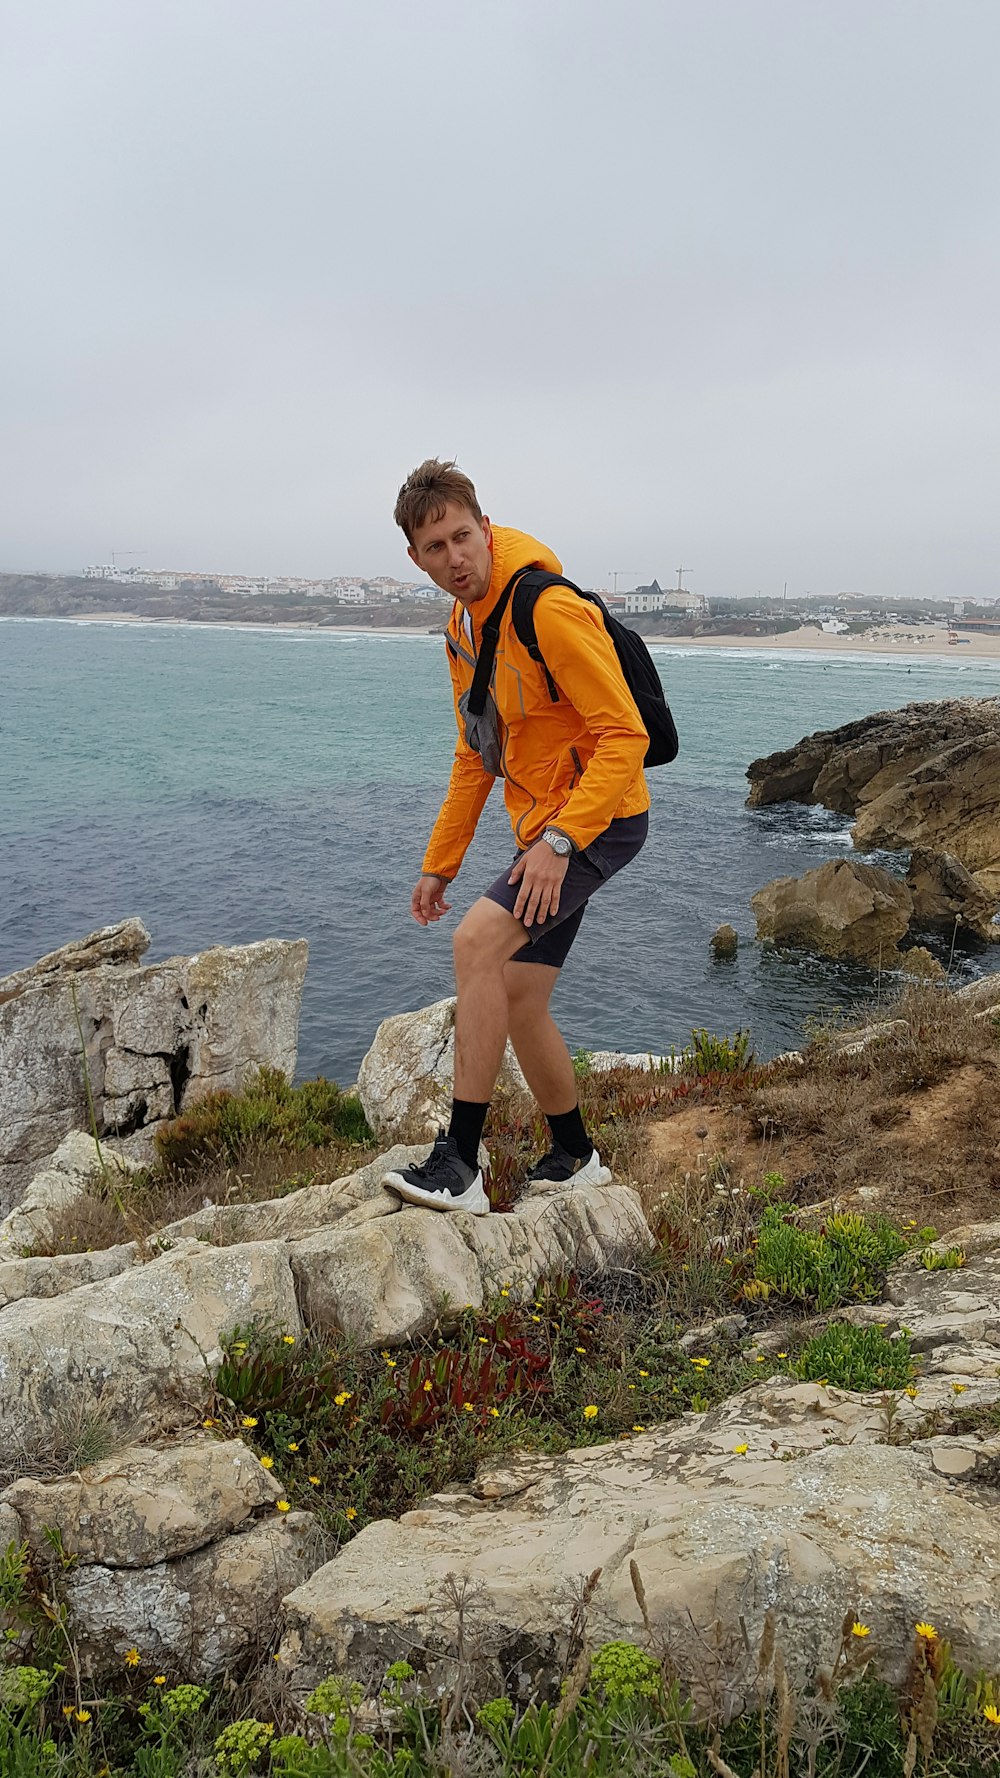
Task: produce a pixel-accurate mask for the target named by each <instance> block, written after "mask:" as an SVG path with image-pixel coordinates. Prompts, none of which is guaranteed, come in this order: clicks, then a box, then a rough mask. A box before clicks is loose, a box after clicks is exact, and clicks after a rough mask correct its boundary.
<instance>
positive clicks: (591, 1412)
mask: <svg viewBox="0 0 1000 1778" xmlns="http://www.w3.org/2000/svg"><path fill="white" fill-rule="evenodd" d="M583 1417H584V1419H585V1420H596V1419H597V1409H596V1408H595V1406H594V1404H593V1402H591V1403H590V1405H589V1407H586V1408H584V1410H583Z"/></svg>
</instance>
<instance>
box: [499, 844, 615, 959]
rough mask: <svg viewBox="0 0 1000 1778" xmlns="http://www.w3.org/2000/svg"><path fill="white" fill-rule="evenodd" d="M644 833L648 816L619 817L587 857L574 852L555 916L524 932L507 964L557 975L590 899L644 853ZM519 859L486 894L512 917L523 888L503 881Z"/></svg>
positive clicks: (517, 856) (586, 853)
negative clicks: (546, 969) (528, 965)
mask: <svg viewBox="0 0 1000 1778" xmlns="http://www.w3.org/2000/svg"><path fill="white" fill-rule="evenodd" d="M648 832H649V815H648V813H645V812H644V813H643V814H642V815H623V816H622V817H621V819H620V820H618V821H612V823H611V826H610V827H606V828H605V829H604V832H603V833H600V834H598V836H597V838H596V840H593V841H592V842H591V844H590V845H589V846H588V847H587V849H586V851H585V852H574V853H573V854H572V855H571V857H570V861H569V867H568V869H567V871H566V875H565V877H564V878H563V886H562V891H561V893H560V896H559V912H558V913H557V914H552V915H550V916H549V918H548V919H547V920H543V921H541V923H540V924H539V923H537V922H536V924H535V925H534V926H531V927H527V926H526V927H525V929H524V930H525V933H526V941H525V943H524V945H523V946H522V948H521V950H519V951H515V952H514V955H513V957H512V959H511V961H512V962H513V963H546V964H548V966H549V968H550V969H561V968H562V966H563V964H564V963H565V961H566V958H567V956H568V955H569V949H570V946H571V945H572V943H573V940H574V939H575V937H576V935H577V933H578V932H579V930H580V922H581V920H582V919H583V916H584V913H585V912H586V908H587V903H588V901H589V900H590V898H591V896H592V895H594V894H596V892H597V890H598V889H600V887H601V885H602V883H606V882H607V880H608V878H609V877H613V876H615V875H616V873H617V872H618V871H620V870H622V869H624V867H625V865H626V864H631V862H632V860H633V858H634V857H635V855H636V853H637V852H640V851H641V850H642V847H643V846H644V844H645V841H646V835H647V833H648ZM523 857H524V852H523V851H519V852H515V854H514V857H513V858H512V860H511V862H510V864H509V865H508V866H507V869H506V870H505V871H504V873H503V876H502V877H498V878H497V880H496V882H495V883H491V884H490V887H489V888H488V889H487V890H485V891H484V893H485V896H486V899H487V901H495V902H496V903H497V904H498V906H500V907H502V908H506V909H507V912H508V913H509V914H512V913H513V912H514V903H515V902H516V900H517V898H518V894H519V893H520V888H521V885H520V883H519V882H518V883H508V881H507V878H508V877H509V876H510V873H511V870H512V869H513V867H514V865H515V864H516V863H517V861H518V859H519V858H523Z"/></svg>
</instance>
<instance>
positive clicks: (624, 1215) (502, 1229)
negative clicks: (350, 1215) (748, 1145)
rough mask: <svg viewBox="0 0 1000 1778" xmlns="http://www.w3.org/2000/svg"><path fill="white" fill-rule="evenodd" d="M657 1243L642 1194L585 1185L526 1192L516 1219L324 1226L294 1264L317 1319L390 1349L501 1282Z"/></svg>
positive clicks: (593, 1264)
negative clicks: (644, 1210)
mask: <svg viewBox="0 0 1000 1778" xmlns="http://www.w3.org/2000/svg"><path fill="white" fill-rule="evenodd" d="M387 1195H388V1194H387ZM651 1244H652V1236H651V1235H650V1232H649V1228H648V1226H647V1224H646V1220H645V1217H644V1216H643V1214H642V1210H641V1208H640V1205H639V1200H638V1198H637V1197H636V1195H635V1193H634V1192H633V1191H630V1190H629V1189H628V1188H627V1187H626V1186H620V1185H619V1186H605V1187H601V1186H578V1187H576V1188H573V1189H569V1190H566V1189H556V1190H551V1189H550V1190H548V1191H545V1192H540V1193H538V1194H537V1195H531V1196H527V1197H524V1198H522V1199H521V1201H520V1203H519V1204H518V1205H517V1208H516V1209H515V1211H514V1212H513V1214H511V1215H509V1216H484V1217H474V1216H465V1215H461V1214H453V1215H449V1216H437V1215H434V1214H433V1213H432V1212H428V1211H426V1210H412V1209H406V1208H404V1209H402V1210H400V1211H399V1212H397V1213H396V1214H395V1215H392V1216H381V1217H378V1218H377V1219H371V1220H366V1221H364V1222H356V1221H354V1222H351V1223H350V1224H349V1225H345V1224H341V1225H340V1226H339V1227H337V1226H335V1227H333V1228H329V1229H323V1230H321V1231H320V1232H319V1233H317V1234H315V1235H311V1236H309V1237H308V1238H307V1239H306V1240H304V1241H298V1242H296V1243H295V1244H294V1246H293V1248H292V1266H293V1269H294V1272H295V1277H296V1281H297V1283H298V1286H299V1292H300V1296H301V1298H302V1301H303V1305H304V1310H305V1313H306V1315H307V1317H308V1318H309V1319H310V1320H316V1321H319V1322H321V1323H327V1324H329V1323H335V1324H336V1325H337V1326H338V1327H340V1328H342V1329H343V1331H344V1333H345V1334H347V1335H348V1337H349V1338H351V1339H354V1340H357V1341H358V1342H359V1343H360V1344H361V1345H364V1346H385V1345H390V1344H395V1343H397V1342H399V1341H402V1340H408V1339H411V1338H413V1337H414V1335H416V1334H419V1333H422V1332H425V1331H426V1330H427V1329H428V1328H430V1327H431V1326H433V1324H434V1322H435V1321H436V1320H437V1319H438V1318H439V1317H440V1316H441V1315H442V1314H443V1315H444V1316H445V1319H447V1313H448V1310H449V1308H450V1309H451V1310H453V1311H454V1310H457V1311H461V1310H462V1309H463V1308H465V1307H466V1306H467V1305H469V1304H471V1305H472V1306H473V1307H474V1308H479V1307H481V1305H482V1304H483V1302H484V1301H485V1300H486V1298H487V1297H488V1296H489V1295H490V1294H491V1292H492V1291H494V1290H498V1289H499V1288H500V1287H501V1285H507V1286H508V1287H509V1288H510V1290H511V1293H512V1294H516V1295H518V1296H526V1295H528V1294H529V1293H530V1292H531V1291H532V1290H533V1289H534V1287H535V1285H536V1283H537V1282H538V1280H539V1279H540V1278H542V1277H544V1276H546V1275H549V1274H551V1273H553V1272H565V1271H573V1272H584V1273H586V1272H588V1271H600V1270H603V1269H604V1268H605V1267H607V1266H608V1265H611V1264H614V1263H617V1262H619V1261H621V1260H623V1259H625V1258H626V1257H628V1256H634V1255H635V1254H636V1253H637V1252H642V1251H645V1250H646V1249H647V1248H648V1247H649V1246H651Z"/></svg>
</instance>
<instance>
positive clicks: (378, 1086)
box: [358, 998, 526, 1142]
mask: <svg viewBox="0 0 1000 1778" xmlns="http://www.w3.org/2000/svg"><path fill="white" fill-rule="evenodd" d="M454 1072H455V1001H454V998H452V999H449V1000H437V1001H435V1002H434V1004H433V1005H432V1006H425V1007H423V1008H421V1010H420V1011H419V1012H403V1013H397V1014H396V1015H395V1016H394V1017H393V1018H389V1019H383V1021H382V1023H381V1025H380V1026H379V1028H378V1030H377V1031H376V1033H375V1041H374V1043H373V1044H372V1046H371V1049H370V1050H369V1051H368V1054H367V1055H366V1056H365V1058H364V1060H363V1061H362V1063H361V1067H360V1069H359V1070H358V1093H359V1096H360V1099H361V1103H362V1105H363V1106H364V1109H365V1116H366V1118H367V1119H368V1122H369V1123H370V1124H371V1127H372V1129H373V1130H374V1131H375V1134H376V1136H377V1137H378V1138H379V1140H380V1141H388V1142H429V1141H433V1139H434V1137H435V1136H436V1135H437V1133H438V1130H439V1129H440V1127H441V1125H442V1124H444V1125H447V1122H448V1110H449V1106H450V1103H451V1097H452V1085H453V1081H454ZM498 1090H499V1091H500V1092H513V1091H520V1090H526V1089H525V1080H524V1076H523V1074H522V1073H521V1070H520V1068H519V1067H518V1063H517V1058H516V1057H515V1055H514V1052H513V1050H512V1049H511V1047H510V1044H508V1045H507V1050H506V1054H505V1056H504V1061H503V1066H502V1068H501V1071H500V1079H499V1082H498Z"/></svg>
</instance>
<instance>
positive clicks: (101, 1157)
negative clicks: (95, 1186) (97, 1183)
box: [0, 1130, 133, 1294]
mask: <svg viewBox="0 0 1000 1778" xmlns="http://www.w3.org/2000/svg"><path fill="white" fill-rule="evenodd" d="M132 1167H133V1163H132V1162H131V1161H129V1160H127V1159H126V1158H125V1157H124V1156H123V1155H121V1154H120V1153H118V1151H117V1149H116V1148H115V1146H114V1145H113V1144H108V1145H107V1146H105V1145H104V1144H101V1145H100V1146H99V1145H98V1144H97V1143H96V1142H95V1141H94V1138H93V1137H92V1136H86V1135H84V1133H83V1131H82V1130H74V1131H72V1132H71V1134H70V1135H68V1136H67V1137H66V1138H65V1139H64V1141H62V1142H61V1143H60V1144H59V1147H58V1148H57V1149H56V1152H55V1154H54V1155H53V1156H52V1159H51V1161H50V1162H49V1164H48V1166H47V1167H44V1168H43V1169H42V1171H41V1172H40V1173H36V1174H35V1175H34V1177H33V1178H32V1180H31V1183H30V1185H29V1186H28V1189H27V1191H26V1192H25V1194H24V1197H23V1198H22V1200H21V1202H20V1204H19V1205H18V1206H17V1207H16V1209H14V1210H12V1211H11V1213H10V1215H9V1216H5V1217H4V1219H3V1221H2V1222H0V1260H4V1259H11V1258H14V1257H16V1256H17V1255H19V1254H24V1253H30V1251H31V1249H32V1248H33V1247H37V1246H41V1245H42V1244H44V1243H45V1242H48V1241H50V1240H51V1239H52V1233H53V1227H54V1224H53V1216H54V1215H55V1214H56V1213H57V1212H59V1211H60V1210H65V1209H67V1208H68V1207H69V1205H71V1204H74V1203H76V1201H77V1200H78V1199H79V1198H83V1197H86V1195H87V1190H88V1187H89V1185H90V1183H91V1180H92V1179H94V1177H95V1176H96V1175H98V1174H100V1175H103V1176H104V1177H105V1178H107V1177H108V1176H109V1175H112V1176H114V1177H117V1178H118V1179H123V1178H124V1177H125V1176H126V1175H127V1174H128V1173H129V1172H130V1171H132ZM81 1282H82V1280H81ZM44 1294H52V1293H51V1292H50V1293H44Z"/></svg>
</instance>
